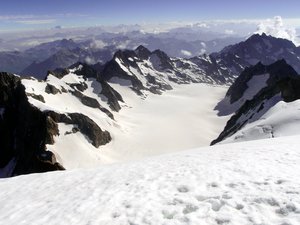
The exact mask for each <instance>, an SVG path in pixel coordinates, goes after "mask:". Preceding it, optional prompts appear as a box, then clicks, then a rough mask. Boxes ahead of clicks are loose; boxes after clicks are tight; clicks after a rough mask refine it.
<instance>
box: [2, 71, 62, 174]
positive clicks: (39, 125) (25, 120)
mask: <svg viewBox="0 0 300 225" xmlns="http://www.w3.org/2000/svg"><path fill="white" fill-rule="evenodd" d="M0 108H1V109H3V111H4V113H3V114H2V116H1V117H0V137H1V151H0V168H4V167H5V166H6V165H7V164H8V163H9V162H11V160H13V159H14V161H15V164H14V165H13V169H12V173H11V174H9V176H13V175H19V174H27V173H33V172H46V171H53V170H58V169H63V168H62V167H61V166H60V165H59V164H58V163H56V162H54V163H48V162H47V163H45V162H43V161H41V160H39V159H38V157H39V156H40V155H41V154H43V153H44V152H45V149H46V136H47V125H46V124H47V117H46V115H45V114H44V113H42V112H41V111H40V110H39V109H37V108H35V107H34V106H32V105H31V104H29V102H28V99H27V96H26V93H25V87H24V86H23V85H22V84H21V81H20V78H19V77H16V76H14V75H13V74H9V73H0Z"/></svg>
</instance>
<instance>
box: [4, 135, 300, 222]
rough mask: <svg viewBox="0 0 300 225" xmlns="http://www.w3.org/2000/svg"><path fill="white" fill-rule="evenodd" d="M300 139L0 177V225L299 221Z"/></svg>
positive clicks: (260, 142)
mask: <svg viewBox="0 0 300 225" xmlns="http://www.w3.org/2000/svg"><path fill="white" fill-rule="evenodd" d="M299 145H300V138H299V136H295V137H285V138H276V139H267V140H263V141H253V142H244V143H235V144H227V145H217V146H214V147H206V148H199V149H195V150H189V151H184V152H181V153H177V154H174V153H173V154H171V155H163V156H159V157H153V158H148V159H144V160H142V161H137V162H130V163H125V164H124V163H123V164H114V165H109V166H102V167H99V168H97V169H89V170H82V169H81V170H73V171H64V172H52V173H45V174H32V175H27V176H19V177H15V178H8V179H2V180H1V181H0V189H1V192H0V199H1V202H2V204H1V207H0V224H24V225H25V224H35V225H39V224H41V225H44V224H49V225H51V224H89V225H93V224H101V225H133V224H140V225H141V224H148V225H159V224H165V225H173V224H174V225H176V224H178V225H179V224H180V225H185V224H186V225H188V224H189V225H190V224H211V225H219V224H233V225H241V224H243V225H253V224H281V225H283V224H289V225H297V224H299V223H300V193H299V191H300V180H299V177H300V164H299V161H300V151H299Z"/></svg>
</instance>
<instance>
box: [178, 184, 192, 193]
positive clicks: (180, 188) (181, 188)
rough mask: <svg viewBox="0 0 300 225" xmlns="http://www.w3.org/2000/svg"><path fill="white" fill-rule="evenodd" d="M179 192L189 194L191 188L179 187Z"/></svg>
mask: <svg viewBox="0 0 300 225" xmlns="http://www.w3.org/2000/svg"><path fill="white" fill-rule="evenodd" d="M177 190H178V191H179V192H180V193H187V192H189V188H188V187H187V186H185V185H181V186H179V187H177Z"/></svg>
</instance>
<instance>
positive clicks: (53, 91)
mask: <svg viewBox="0 0 300 225" xmlns="http://www.w3.org/2000/svg"><path fill="white" fill-rule="evenodd" d="M45 92H46V93H48V94H53V95H56V94H57V93H60V94H61V91H60V90H58V89H57V88H56V87H54V86H53V85H51V84H47V86H46V88H45Z"/></svg>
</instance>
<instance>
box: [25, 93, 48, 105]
mask: <svg viewBox="0 0 300 225" xmlns="http://www.w3.org/2000/svg"><path fill="white" fill-rule="evenodd" d="M27 96H30V97H33V98H34V99H36V100H38V101H40V102H43V103H45V99H44V97H43V96H42V95H35V94H33V93H27Z"/></svg>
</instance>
